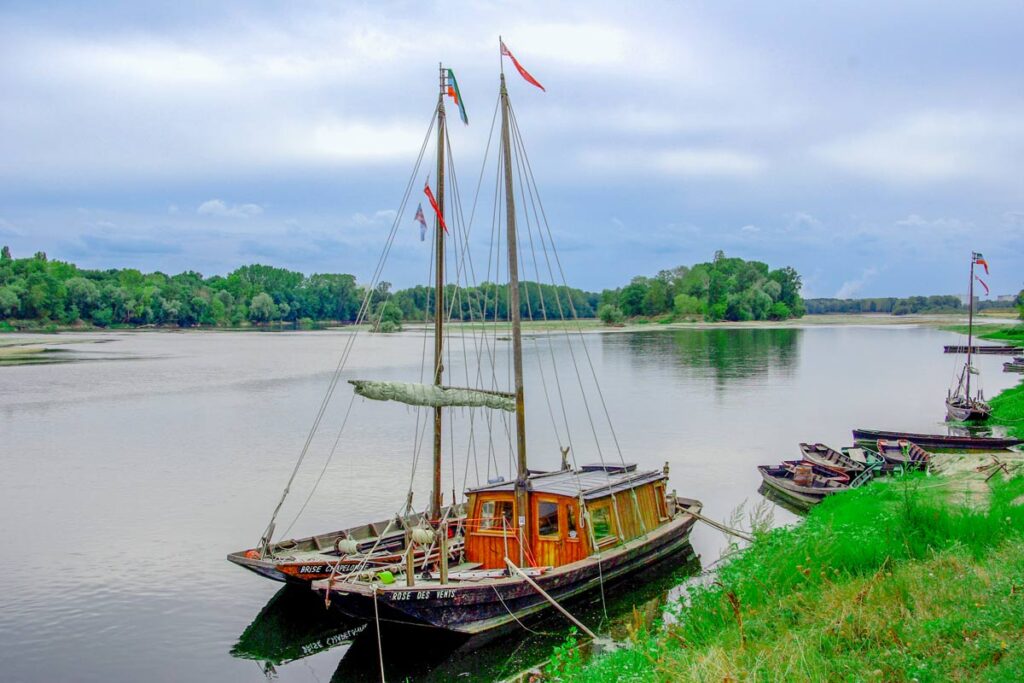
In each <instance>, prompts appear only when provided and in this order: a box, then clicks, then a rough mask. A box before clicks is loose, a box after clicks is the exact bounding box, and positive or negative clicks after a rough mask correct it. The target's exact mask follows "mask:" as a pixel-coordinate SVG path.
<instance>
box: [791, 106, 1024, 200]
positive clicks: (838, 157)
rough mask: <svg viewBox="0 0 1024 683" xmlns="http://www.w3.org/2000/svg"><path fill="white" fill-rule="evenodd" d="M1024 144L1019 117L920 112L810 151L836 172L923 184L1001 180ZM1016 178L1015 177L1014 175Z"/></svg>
mask: <svg viewBox="0 0 1024 683" xmlns="http://www.w3.org/2000/svg"><path fill="white" fill-rule="evenodd" d="M1022 144H1024V125H1022V123H1021V121H1020V118H1019V116H1018V115H1017V114H1013V115H1010V116H1008V115H1005V114H988V113H981V112H977V111H958V110H951V111H924V112H918V113H914V114H911V115H909V116H906V117H904V118H903V119H902V120H898V121H896V122H895V123H891V124H889V123H887V124H886V125H882V126H877V127H874V128H871V129H868V130H864V131H861V132H859V133H852V134H849V135H846V136H844V137H842V138H840V139H837V140H833V141H832V142H829V143H826V144H823V145H820V146H817V147H815V148H813V149H812V150H811V153H812V156H814V157H816V158H817V159H818V160H819V161H822V162H824V163H825V164H827V165H830V166H832V167H834V168H837V169H839V170H842V171H846V172H848V173H852V174H855V175H859V176H863V177H866V178H870V179H872V180H876V181H883V182H889V183H895V184H900V185H926V184H933V183H940V182H948V181H953V180H962V179H968V178H988V179H999V178H1004V179H1005V176H1004V174H1006V173H1014V170H1015V169H1016V168H1017V167H1018V164H1019V160H1018V159H1017V158H1016V155H1015V153H1014V152H1013V148H1014V147H1016V148H1017V149H1018V150H1019V149H1020V147H1021V145H1022ZM1014 174H1015V173H1014Z"/></svg>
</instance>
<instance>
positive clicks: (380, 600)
mask: <svg viewBox="0 0 1024 683" xmlns="http://www.w3.org/2000/svg"><path fill="white" fill-rule="evenodd" d="M687 509H688V510H693V511H694V512H697V511H699V510H700V503H697V502H696V501H688V508H687ZM695 522H696V517H694V516H692V515H689V514H687V513H686V512H681V513H680V514H679V515H678V516H677V518H676V519H674V520H672V521H671V522H668V523H666V524H665V525H663V526H662V527H659V528H658V529H657V530H655V531H652V532H650V533H649V534H648V535H647V537H646V538H639V539H634V540H633V541H630V542H628V543H625V544H624V545H622V546H620V547H617V548H613V549H610V550H605V551H604V552H602V554H601V558H600V561H598V559H597V557H596V556H591V557H589V558H586V559H584V560H580V561H579V562H574V563H572V564H569V565H565V566H562V567H558V568H556V569H553V570H550V571H548V572H546V573H544V574H541V575H540V576H536V577H534V581H536V583H537V584H538V585H539V586H540V587H541V588H543V589H544V590H545V591H546V592H547V593H548V594H549V595H551V597H552V598H554V599H555V600H557V601H559V602H561V601H563V600H568V599H572V598H575V597H577V596H580V595H583V594H585V593H587V592H589V591H592V590H595V589H598V588H600V586H601V585H602V583H605V584H607V583H608V582H611V581H615V580H621V579H624V578H626V577H628V576H629V575H631V574H634V573H636V572H639V571H641V570H643V569H646V568H647V567H649V566H651V565H653V564H655V563H659V562H662V561H666V560H669V559H671V558H673V557H679V558H680V559H688V557H689V555H687V556H686V557H683V551H684V550H685V549H686V548H687V547H688V545H689V537H690V531H691V529H692V528H693V525H694V523H695ZM326 584H327V582H320V583H319V584H316V585H314V590H317V591H320V592H323V591H325V590H329V591H330V600H331V607H332V608H333V609H337V610H338V611H340V612H341V613H343V614H344V615H346V616H350V617H357V618H361V619H369V620H374V619H380V620H381V621H385V622H393V623H400V624H405V625H413V626H421V627H425V628H430V629H439V630H443V631H449V632H454V633H461V634H465V635H477V634H482V633H493V632H498V631H500V630H503V629H504V628H506V627H512V626H516V625H517V622H518V621H521V620H523V619H525V618H528V617H532V616H533V615H535V614H538V613H540V612H543V611H545V610H548V609H550V607H551V605H550V603H548V602H547V601H546V600H545V599H544V598H543V597H542V596H541V595H540V594H539V593H538V592H537V591H536V589H534V588H533V587H532V586H530V585H529V583H527V582H526V581H524V580H522V579H521V578H518V577H514V576H513V577H509V578H503V579H499V580H488V581H480V582H479V583H476V584H462V583H449V584H446V585H444V586H439V585H437V584H431V585H429V586H425V585H424V586H420V587H416V586H413V587H411V588H406V587H404V586H402V587H399V588H395V587H393V586H389V587H387V588H385V589H380V588H377V589H375V588H374V587H373V586H367V585H365V584H345V583H343V582H336V583H334V584H333V586H332V587H330V588H328V587H327V586H326ZM375 590H376V591H377V592H376V593H375V592H374V591H375Z"/></svg>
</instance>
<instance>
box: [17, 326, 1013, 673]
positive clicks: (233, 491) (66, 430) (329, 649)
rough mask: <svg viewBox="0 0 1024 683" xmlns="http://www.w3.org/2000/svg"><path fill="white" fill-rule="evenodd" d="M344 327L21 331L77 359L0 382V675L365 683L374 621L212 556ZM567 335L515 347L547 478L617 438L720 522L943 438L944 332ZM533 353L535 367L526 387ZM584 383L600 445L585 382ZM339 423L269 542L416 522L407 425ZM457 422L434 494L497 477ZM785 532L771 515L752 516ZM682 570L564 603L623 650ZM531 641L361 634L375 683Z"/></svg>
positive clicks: (273, 468)
mask: <svg viewBox="0 0 1024 683" xmlns="http://www.w3.org/2000/svg"><path fill="white" fill-rule="evenodd" d="M349 335H350V333H349V332H346V331H319V332H281V333H235V332H181V333H172V332H136V333H110V334H102V335H97V334H81V335H75V334H69V335H60V336H58V337H53V336H44V337H39V338H38V339H39V340H40V343H44V344H51V345H52V344H56V343H61V344H64V343H66V342H75V343H71V344H67V345H66V346H62V348H64V349H66V351H65V352H64V355H63V356H62V358H63V359H66V360H72V361H74V362H68V363H60V364H52V365H30V366H18V367H3V368H0V529H2V530H3V541H4V545H5V547H6V548H8V551H7V555H6V557H7V562H6V563H5V568H4V571H3V572H2V573H0V679H2V680H4V681H58V680H78V681H135V680H143V679H145V680H156V681H164V680H166V681H176V680H219V681H258V680H264V679H265V678H267V677H274V678H276V679H278V680H282V681H327V680H336V681H341V680H379V669H378V659H377V654H376V648H377V641H376V632H375V630H374V628H373V626H372V625H371V626H369V627H367V626H366V625H365V624H358V623H341V622H339V621H338V620H337V619H335V618H334V617H332V616H330V615H325V613H324V612H323V610H322V609H321V605H320V604H319V603H318V602H317V601H316V600H311V599H310V597H309V596H308V595H307V594H306V593H305V592H303V591H294V590H284V591H280V592H279V589H280V584H275V583H272V582H270V581H268V580H266V579H263V578H260V577H258V576H256V575H254V574H251V573H249V572H246V571H244V570H242V569H240V568H238V567H236V566H234V565H231V564H229V563H228V562H227V561H226V560H225V559H224V556H225V555H226V554H227V553H228V552H231V551H234V550H238V549H241V548H248V547H252V546H253V545H255V543H256V541H257V540H258V539H259V536H260V534H261V533H262V531H263V529H264V527H265V526H266V524H267V521H268V518H269V516H270V513H271V511H272V509H273V506H274V504H275V503H276V500H277V498H278V496H279V495H280V493H281V490H282V488H283V486H284V484H285V481H286V480H287V477H288V474H289V473H290V471H291V469H292V467H293V465H294V463H295V459H296V457H297V456H298V454H299V451H300V449H301V447H302V444H303V441H304V440H305V437H306V434H307V432H308V430H309V427H310V425H311V423H312V420H313V417H314V415H315V414H316V412H317V409H318V406H319V405H320V401H321V399H322V398H323V395H324V391H325V389H326V387H327V384H328V382H329V380H330V377H331V374H332V371H333V369H334V367H335V364H336V363H337V360H338V357H339V354H340V352H341V350H342V349H343V348H344V346H345V344H346V340H347V339H348V338H349ZM585 337H586V353H584V350H583V347H581V346H580V342H579V339H577V340H575V341H574V342H572V343H570V340H568V339H566V338H563V337H561V336H553V337H534V338H531V339H528V340H527V342H526V382H527V391H528V394H527V396H528V398H527V400H528V411H529V412H528V434H529V446H530V453H531V466H532V467H535V468H538V469H550V468H555V467H557V466H558V463H559V459H560V453H559V449H558V445H559V444H560V443H566V442H567V436H566V432H565V431H564V428H563V425H564V424H565V422H568V424H569V427H570V429H569V431H568V434H569V435H570V436H572V438H573V441H572V447H573V450H572V454H573V455H574V457H576V458H577V462H579V463H582V462H587V461H595V460H598V459H599V458H601V457H603V458H604V459H605V460H611V461H618V458H619V453H618V451H617V450H616V448H615V445H614V444H615V440H617V441H618V444H619V446H620V448H621V451H622V457H623V458H625V460H627V461H631V462H636V463H638V464H639V465H640V466H641V467H647V468H656V467H661V466H662V465H663V464H664V463H666V462H668V463H669V466H670V468H671V483H670V486H671V487H672V488H675V489H676V490H677V491H678V492H679V494H680V495H684V496H687V497H693V498H698V499H700V500H702V501H703V502H704V504H705V514H708V515H710V516H712V517H715V518H717V519H723V520H724V519H727V518H729V517H730V516H731V514H732V513H733V511H734V510H735V509H736V508H737V507H738V506H740V505H745V509H747V510H749V509H750V508H751V507H753V506H754V505H756V504H757V503H758V502H759V501H761V500H762V499H761V497H760V496H759V495H758V494H757V488H758V485H759V483H760V479H759V476H758V474H757V471H756V470H755V465H757V464H762V463H773V462H778V461H779V460H781V459H784V458H785V459H792V458H797V457H799V452H798V450H797V444H798V442H800V441H823V442H826V443H829V444H831V445H833V446H836V447H838V446H842V445H848V444H849V443H850V438H851V437H850V429H851V428H852V427H877V428H893V429H903V430H907V431H925V432H942V431H943V430H944V426H943V424H942V418H943V416H944V405H943V398H944V396H945V391H946V388H947V387H948V386H949V383H950V379H951V377H952V375H953V372H954V367H955V365H954V363H955V359H954V358H953V357H952V356H947V355H944V354H943V353H942V345H943V344H946V343H954V342H956V341H957V339H958V336H957V335H954V334H951V333H947V332H941V331H938V330H934V329H930V328H926V327H914V326H892V325H885V326H877V327H873V326H814V325H811V326H807V327H797V328H777V329H773V328H756V329H753V328H744V329H728V328H715V329H711V330H698V329H694V330H651V331H642V332H623V333H611V334H593V335H585ZM98 341H103V342H104V343H96V342H98ZM461 343H462V342H459V341H458V340H457V339H456V341H454V342H453V344H452V345H451V347H452V349H454V351H453V352H452V359H450V361H449V365H450V367H451V372H452V374H453V375H454V376H456V377H458V374H459V373H460V372H463V373H464V372H465V367H460V362H459V360H458V359H459V356H460V354H461V348H460V344H461ZM496 343H497V345H498V346H500V345H501V344H502V343H503V342H502V340H500V339H499V340H498V341H497V342H496ZM465 344H466V346H467V347H469V346H471V344H470V343H469V342H466V343H465ZM422 349H423V336H422V334H420V333H419V332H416V331H409V332H406V333H402V334H397V335H387V336H383V335H376V336H370V335H360V338H359V341H357V343H356V345H355V347H354V351H353V353H352V356H351V358H350V361H349V363H348V364H347V365H346V369H345V372H344V373H343V377H344V378H345V379H349V378H353V377H361V378H373V379H404V380H407V381H417V380H418V378H419V376H420V372H421V370H420V367H421V366H420V358H421V351H422ZM504 354H505V350H502V349H499V353H498V356H500V357H504ZM588 357H589V358H588ZM541 361H546V362H547V363H549V364H552V363H553V365H554V366H556V367H558V368H559V372H558V373H552V374H549V375H548V376H547V378H546V383H542V382H541V379H542V377H543V375H542V373H541V372H540V370H539V369H538V368H539V367H540V362H541ZM1002 362H1003V358H1001V357H999V356H981V357H979V358H977V362H976V364H977V365H978V366H979V367H980V369H981V372H982V377H983V378H984V381H985V382H986V385H985V386H986V389H987V391H988V394H989V395H994V394H995V393H997V392H998V391H999V390H1001V389H1002V388H1004V387H1006V386H1009V385H1011V384H1012V383H1013V382H1014V381H1015V379H1016V377H1011V376H1008V375H1004V374H1003V373H1002V372H1001V363H1002ZM503 363H504V361H501V360H500V359H499V362H498V367H499V370H498V376H499V377H503V376H504V373H505V366H504V365H503ZM591 365H592V366H593V375H594V376H596V377H597V378H598V379H599V381H600V387H601V390H602V395H603V398H604V402H605V404H606V406H607V411H608V413H609V414H610V415H611V416H612V424H613V425H614V430H615V431H614V434H613V433H612V432H611V431H610V430H609V429H608V427H607V424H605V423H604V421H603V417H602V416H603V410H602V407H601V404H600V399H599V398H598V397H596V392H594V391H593V389H592V387H589V385H588V382H590V372H591V371H590V366H591ZM574 367H580V368H581V376H582V378H583V382H584V385H585V386H587V387H588V389H589V392H588V393H589V395H590V398H589V402H588V403H586V404H584V402H583V401H582V400H580V399H579V398H578V396H579V394H578V393H576V394H573V393H572V391H571V389H573V388H574V386H573V384H574V383H575V382H576V381H577V380H576V378H575V371H574V370H573V369H572V368H574ZM554 378H560V379H559V381H560V382H561V384H560V385H558V386H556V383H555V382H554V381H553V379H554ZM453 383H458V382H457V381H456V382H453ZM559 388H560V389H561V390H562V392H563V399H564V402H565V404H566V410H565V418H563V415H562V411H561V408H560V404H559V401H558V395H557V391H558V389H559ZM545 390H546V394H545ZM350 396H351V392H350V387H349V386H348V385H347V384H342V385H340V386H339V388H338V391H337V394H336V396H335V400H334V402H333V403H332V404H331V405H330V406H329V408H328V410H327V412H326V414H325V418H324V421H323V429H322V430H321V432H320V433H319V434H318V435H317V436H316V438H314V440H313V443H312V447H311V449H310V454H309V456H308V462H307V463H305V464H304V466H303V468H302V469H301V470H300V474H299V477H298V478H297V480H296V484H295V486H294V487H293V491H294V493H293V495H292V496H291V497H290V498H289V501H288V503H287V504H286V506H285V509H284V511H283V512H282V515H281V517H280V521H279V523H278V528H279V530H280V531H279V533H278V536H279V537H280V535H281V532H283V531H284V528H285V527H287V526H288V525H289V523H290V522H291V520H292V519H293V518H294V516H295V513H296V512H297V510H298V508H299V506H300V505H301V504H302V502H303V501H304V499H305V498H306V495H307V493H308V492H309V491H310V489H311V487H312V485H313V483H314V481H315V479H316V478H317V476H318V475H319V474H320V472H321V470H323V468H324V463H325V459H326V457H327V455H328V453H329V452H330V451H331V445H332V443H333V442H334V439H335V436H336V433H337V429H338V427H339V426H340V424H341V422H342V420H343V417H344V415H345V412H346V409H347V407H348V405H349V401H350ZM545 396H547V398H545ZM549 404H550V408H549ZM352 406H353V409H352V412H351V415H350V418H349V420H348V424H347V426H346V428H345V431H344V433H343V436H342V438H341V440H340V441H339V445H338V448H337V450H336V452H335V454H334V456H333V459H332V460H331V461H330V464H329V465H328V466H327V468H326V470H325V472H324V475H323V482H322V484H321V485H320V486H319V488H318V489H317V492H316V494H315V495H314V496H313V497H312V498H311V499H310V502H309V504H308V506H307V508H306V510H305V512H304V513H303V515H302V516H301V517H300V518H299V521H298V522H297V523H296V524H295V525H294V528H293V529H292V531H291V533H290V534H289V535H292V536H295V535H305V534H308V533H317V532H323V531H327V530H333V529H337V528H341V527H344V526H348V525H352V524H356V523H359V522H366V521H373V520H378V519H384V518H387V517H389V516H390V515H391V514H393V513H394V512H395V511H396V510H397V509H398V508H399V507H400V506H401V504H402V502H403V501H404V498H405V493H406V490H407V489H408V488H409V485H410V481H412V483H413V489H414V490H415V491H416V492H417V493H416V495H417V498H416V499H415V501H416V503H417V504H418V505H419V506H420V507H422V505H423V504H425V501H426V496H427V490H428V485H429V484H428V482H429V472H428V471H427V467H426V464H427V463H426V460H427V459H428V458H427V456H424V457H423V458H422V459H421V460H420V462H419V466H418V467H417V469H416V472H415V474H412V473H411V464H412V460H413V453H415V452H416V451H417V447H416V443H417V437H416V434H417V432H416V424H417V418H418V417H419V416H418V415H417V412H416V411H415V410H413V409H406V408H404V407H402V406H398V405H395V404H386V403H376V402H370V401H365V400H363V399H358V400H356V401H354V402H353V403H352ZM588 410H589V413H590V415H591V417H592V418H593V422H594V423H595V428H594V430H591V427H590V420H588V418H587V414H588ZM553 417H554V419H553ZM473 419H474V423H473V439H472V441H471V440H470V436H469V434H470V425H469V421H470V417H469V416H468V415H462V414H456V415H455V416H454V422H453V425H452V430H451V433H452V435H453V436H452V441H451V445H452V453H453V454H454V455H453V458H454V459H453V460H452V461H449V462H446V471H445V482H446V484H445V486H446V488H448V489H451V488H455V489H461V488H462V487H463V486H464V485H466V484H467V483H468V484H470V485H472V484H476V483H477V482H478V481H482V480H486V479H487V478H488V477H490V476H494V474H495V473H496V472H499V473H502V474H505V473H506V472H505V470H507V466H508V447H507V446H508V444H507V441H508V439H507V435H506V434H505V433H504V430H503V426H502V425H500V424H497V423H496V424H497V426H496V428H495V429H494V432H493V433H494V434H495V437H494V439H493V448H492V446H491V444H490V443H489V442H488V440H487V438H486V436H485V433H486V430H485V429H484V426H485V425H484V423H483V421H482V419H481V418H480V416H475V417H474V418H473ZM499 422H500V421H499ZM420 424H422V422H421V423H420ZM556 429H558V430H559V431H558V432H557V433H556ZM595 433H596V436H597V438H596V440H595V438H594V434H595ZM598 446H600V448H601V451H600V452H598V450H597V449H598ZM424 452H425V451H424ZM449 495H450V494H449ZM793 519H794V518H793V516H792V515H791V514H790V513H788V512H786V511H785V510H782V509H776V511H775V522H776V523H779V524H783V523H788V522H791V521H792V520H793ZM692 541H693V546H694V549H695V551H696V552H697V554H699V555H700V556H701V557H702V558H703V561H704V563H705V564H707V563H709V562H711V561H713V560H714V559H716V558H718V557H719V555H720V553H721V552H722V550H723V548H724V547H725V544H726V542H727V541H726V539H725V538H724V537H723V536H722V534H720V533H719V532H716V531H713V530H711V529H709V528H707V527H704V526H701V525H699V526H698V527H697V528H696V530H695V531H694V533H693V538H692ZM692 571H694V567H692V566H691V567H688V568H684V569H676V570H661V571H659V572H658V573H657V574H656V575H654V576H651V577H647V578H646V579H645V580H644V581H637V582H632V584H631V585H632V586H636V585H641V584H642V587H641V588H637V589H633V588H628V587H626V588H624V587H620V588H618V589H616V590H614V591H612V592H611V594H609V595H608V596H607V597H608V600H607V606H606V607H607V611H608V613H609V616H610V618H611V621H610V622H608V621H604V619H603V616H604V611H605V609H604V607H602V606H601V604H600V603H599V601H598V600H597V598H595V599H592V600H590V601H589V602H587V603H584V604H581V605H579V606H577V607H575V608H574V609H575V610H578V611H579V613H580V616H581V618H583V619H584V620H586V621H588V623H591V624H598V623H601V624H602V628H603V629H604V630H606V631H608V630H610V631H611V632H612V633H613V635H615V634H621V632H622V630H623V627H624V624H625V623H626V622H628V621H629V620H630V619H632V607H633V605H639V606H640V607H641V610H642V611H645V612H647V613H650V614H655V613H657V611H658V610H659V608H660V606H661V605H662V604H663V603H664V600H665V599H666V598H665V596H666V595H668V594H670V589H671V588H672V587H673V586H676V585H677V584H679V583H680V582H681V581H683V580H684V579H685V576H686V575H687V572H692ZM533 628H534V630H536V631H540V632H541V633H539V634H536V635H535V634H531V633H523V634H516V635H514V636H513V637H511V638H506V639H503V640H499V641H497V642H495V643H492V644H490V645H487V646H485V647H483V648H478V649H474V650H469V649H468V648H463V649H454V646H449V645H448V644H441V645H439V644H436V643H431V642H426V641H424V640H422V639H421V638H418V637H409V636H407V635H406V636H393V637H390V638H385V640H384V642H383V650H384V654H385V659H386V660H387V662H388V671H387V673H388V678H389V680H401V679H402V678H403V677H409V678H412V679H425V680H426V679H430V680H441V679H450V678H452V677H458V678H459V680H492V679H494V678H498V677H507V676H509V675H512V674H513V673H515V672H516V671H518V670H522V669H524V668H527V667H529V666H531V665H533V664H535V663H536V662H538V661H541V660H543V659H544V658H546V656H547V655H548V654H550V648H551V645H552V644H555V643H558V642H561V640H562V638H563V637H564V634H565V625H564V623H563V622H560V621H558V620H556V619H549V620H547V621H544V622H541V623H540V624H538V625H536V626H534V627H533ZM386 635H390V634H386Z"/></svg>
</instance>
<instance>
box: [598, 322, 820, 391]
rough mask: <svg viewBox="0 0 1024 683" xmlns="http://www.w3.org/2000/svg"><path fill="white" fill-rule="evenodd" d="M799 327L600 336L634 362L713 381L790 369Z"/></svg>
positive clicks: (793, 363)
mask: <svg viewBox="0 0 1024 683" xmlns="http://www.w3.org/2000/svg"><path fill="white" fill-rule="evenodd" d="M802 333H803V330H802V329H797V328H756V329H720V328H716V329H695V330H673V331H651V332H639V333H636V334H624V335H605V336H604V339H605V343H606V344H613V345H620V346H625V347H626V348H628V349H629V350H630V351H631V352H632V353H631V354H630V356H629V357H630V359H631V360H633V361H634V362H635V363H642V364H651V365H657V366H658V367H659V368H663V367H666V365H668V366H669V367H677V368H682V369H685V370H688V371H694V372H696V373H697V374H698V375H700V376H710V377H713V378H714V379H715V380H716V384H718V385H724V384H725V383H727V382H728V381H730V380H739V379H748V378H752V377H758V376H761V375H766V374H768V373H769V372H773V371H775V372H778V371H782V372H783V373H787V374H788V373H789V372H790V371H791V370H792V368H793V367H794V365H795V364H796V361H797V358H798V355H799V352H800V343H799V342H800V338H801V334H802Z"/></svg>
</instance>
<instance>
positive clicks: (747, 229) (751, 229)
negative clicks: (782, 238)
mask: <svg viewBox="0 0 1024 683" xmlns="http://www.w3.org/2000/svg"><path fill="white" fill-rule="evenodd" d="M740 232H742V233H744V234H747V235H755V234H757V233H759V232H761V228H759V227H757V226H756V225H750V224H748V225H744V226H743V227H742V228H740Z"/></svg>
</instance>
